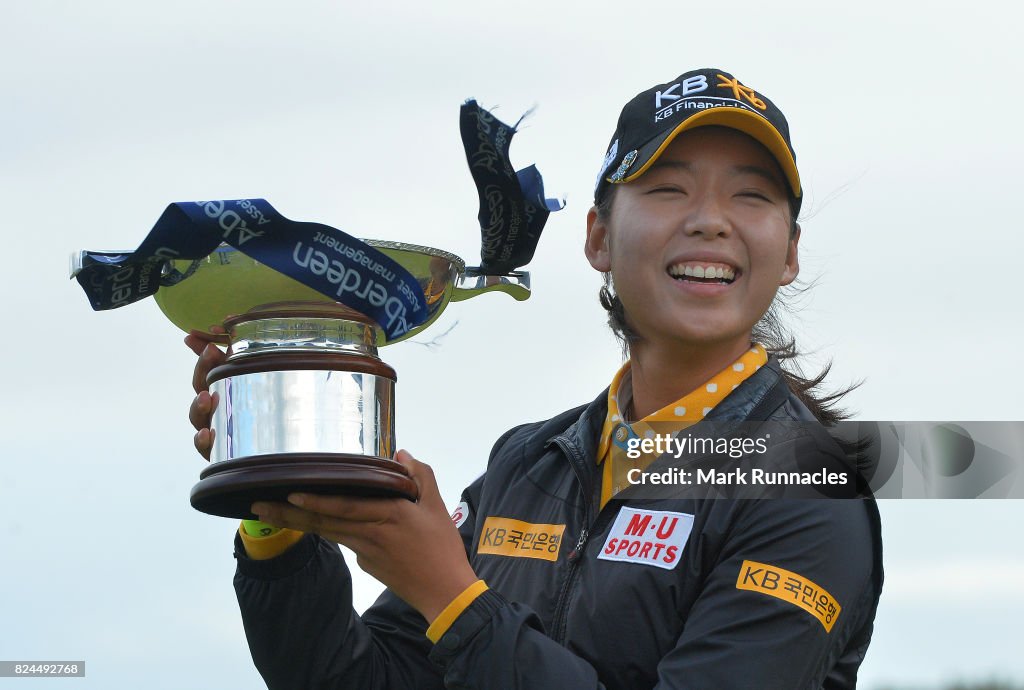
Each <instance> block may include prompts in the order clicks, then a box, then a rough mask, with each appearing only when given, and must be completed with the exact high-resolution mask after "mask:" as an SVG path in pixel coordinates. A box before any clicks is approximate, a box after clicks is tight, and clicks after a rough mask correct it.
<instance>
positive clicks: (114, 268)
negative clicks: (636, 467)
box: [71, 100, 563, 519]
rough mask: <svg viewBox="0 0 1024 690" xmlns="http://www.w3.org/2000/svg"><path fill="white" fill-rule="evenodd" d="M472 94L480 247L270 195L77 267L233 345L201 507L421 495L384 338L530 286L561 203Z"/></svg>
mask: <svg viewBox="0 0 1024 690" xmlns="http://www.w3.org/2000/svg"><path fill="white" fill-rule="evenodd" d="M518 124H519V123H518V122H517V123H516V125H515V126H511V127H510V126H508V125H506V124H504V123H502V122H500V121H499V120H497V119H496V118H494V116H493V115H491V114H490V113H489V112H487V111H486V110H484V109H482V108H480V107H479V106H478V105H477V103H476V102H475V101H472V100H471V101H467V102H466V103H465V104H463V106H462V109H461V112H460V129H461V133H462V139H463V144H464V146H465V149H466V157H467V160H468V162H469V166H470V171H471V173H472V176H473V180H474V182H475V183H476V186H477V191H478V195H479V198H480V212H479V215H478V218H479V221H480V229H481V237H482V243H481V263H480V265H479V266H476V267H467V266H466V264H465V262H464V261H463V260H462V259H461V258H459V257H458V256H456V255H454V254H452V253H450V252H446V251H443V250H441V249H435V248H432V247H428V246H419V245H413V244H406V243H401V242H391V241H387V240H360V239H357V238H355V237H352V236H350V235H348V234H346V233H344V232H342V231H340V230H337V229H335V228H332V227H330V226H327V225H322V224H319V223H308V222H296V221H292V220H289V219H287V218H285V217H284V216H282V215H281V214H280V213H278V212H277V211H276V210H275V209H274V208H273V207H272V206H271V205H270V204H269V203H268V202H267V201H265V200H263V199H236V200H214V201H197V202H181V203H174V204H171V205H170V206H168V207H167V209H166V210H165V211H164V213H163V214H162V215H161V216H160V218H159V219H158V220H157V222H156V224H155V225H154V227H153V229H152V230H151V231H150V233H149V235H148V236H147V237H146V238H145V240H143V242H142V244H141V245H140V246H139V248H138V249H136V250H135V251H134V252H129V251H125V252H118V251H82V252H79V253H77V254H75V255H73V256H72V269H71V274H72V277H74V278H76V279H77V280H78V283H79V284H80V285H81V286H82V288H83V289H84V290H85V293H86V295H87V296H88V297H89V301H90V304H91V305H92V307H93V309H95V310H105V309H113V308H117V307H121V306H124V305H126V304H130V303H132V302H136V301H139V300H141V299H143V298H145V297H148V296H153V297H154V299H155V300H156V302H157V304H158V305H159V306H160V309H161V310H162V311H163V313H164V314H165V315H166V316H167V318H168V319H170V321H171V322H172V323H174V324H175V325H176V326H178V327H179V328H181V329H182V330H184V331H185V332H187V333H190V334H192V335H193V336H196V337H197V338H200V339H205V340H211V341H214V342H219V343H221V344H223V345H227V347H228V350H227V358H226V360H225V361H223V362H221V363H220V364H219V365H218V366H215V367H214V368H213V369H212V370H211V371H210V372H209V374H208V376H207V381H206V383H207V385H208V386H209V390H210V393H211V396H213V399H215V400H216V401H217V404H216V406H215V409H214V410H213V415H212V420H211V425H210V429H211V432H212V437H213V443H212V447H211V449H210V464H209V466H207V467H206V469H204V471H203V472H202V473H201V474H200V481H199V483H197V484H196V485H195V486H194V487H193V489H192V493H191V503H192V506H193V507H194V508H196V509H197V510H200V511H203V512H205V513H209V514H212V515H220V516H224V517H234V518H243V519H245V518H254V517H255V516H254V515H253V514H252V513H251V512H250V510H249V506H250V505H251V504H252V503H254V502H256V501H284V500H285V498H286V497H287V495H288V494H290V493H293V492H308V493H321V494H331V495H339V494H340V495H346V494H348V495H361V496H380V497H396V496H403V497H406V498H409V499H412V500H415V499H416V498H417V496H416V485H415V483H414V482H413V481H412V479H411V478H410V477H409V475H408V472H407V471H406V470H405V468H404V467H403V466H402V465H401V464H400V463H398V462H397V461H395V460H394V454H395V448H396V445H395V382H396V380H397V376H396V374H395V370H394V369H393V368H391V367H390V366H389V365H388V364H387V363H386V362H385V361H384V360H382V359H381V357H380V355H379V350H380V348H381V347H383V346H386V345H391V344H393V343H397V342H400V341H402V340H405V339H407V338H409V337H411V336H413V335H415V334H417V333H420V332H421V331H423V330H424V329H426V328H428V327H429V326H430V325H431V324H432V323H433V322H434V321H436V320H437V318H438V317H439V316H440V315H441V313H442V312H443V311H444V310H445V308H446V307H447V306H448V304H449V303H450V302H458V301H461V300H464V299H469V298H471V297H476V296H477V295H480V294H483V293H485V292H504V293H506V294H508V295H511V296H512V297H513V298H514V299H516V300H520V301H521V300H525V299H527V298H528V297H529V296H530V277H529V273H527V272H525V271H520V270H517V269H519V268H520V267H521V266H524V265H525V264H527V263H528V262H529V261H530V259H532V257H533V254H534V251H535V249H536V246H537V241H538V240H539V238H540V233H541V230H542V229H543V227H544V224H545V222H546V221H547V217H548V215H549V213H550V212H552V211H557V210H560V209H561V208H562V206H563V204H562V203H561V202H560V201H558V200H555V199H548V198H545V195H544V187H543V180H542V179H541V176H540V173H539V172H538V171H537V169H536V167H534V166H529V167H527V168H524V169H522V170H519V171H518V172H517V171H515V170H514V169H513V167H512V164H511V162H510V161H509V156H508V147H509V143H510V141H511V138H512V135H513V134H514V133H515V131H516V127H518Z"/></svg>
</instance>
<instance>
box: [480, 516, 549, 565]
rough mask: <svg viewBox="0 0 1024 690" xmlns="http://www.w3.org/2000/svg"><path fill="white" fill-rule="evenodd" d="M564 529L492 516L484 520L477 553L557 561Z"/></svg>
mask: <svg viewBox="0 0 1024 690" xmlns="http://www.w3.org/2000/svg"><path fill="white" fill-rule="evenodd" d="M563 532H565V525H547V524H534V523H532V522H523V521H522V520H513V519H512V518H504V517H495V516H493V515H492V516H491V517H489V518H487V519H486V520H484V526H483V529H482V530H481V531H480V543H479V544H477V549H476V552H477V553H487V554H491V555H492V556H512V557H513V558H538V559H540V560H542V561H557V560H558V551H559V549H560V547H561V545H562V533H563Z"/></svg>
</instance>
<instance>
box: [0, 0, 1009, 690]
mask: <svg viewBox="0 0 1024 690" xmlns="http://www.w3.org/2000/svg"><path fill="white" fill-rule="evenodd" d="M789 5H790V6H789V7H788V8H786V9H785V10H784V11H783V10H782V9H781V8H782V5H780V4H779V3H753V2H745V1H744V2H737V3H730V4H728V5H720V6H717V7H711V6H707V5H703V6H701V5H697V4H686V3H678V2H648V3H643V4H642V5H634V6H633V9H630V8H629V7H628V6H627V5H626V4H624V3H615V4H609V3H603V2H556V3H542V2H537V1H534V0H529V1H527V2H520V3H512V4H506V9H505V10H504V11H500V10H498V9H493V10H486V9H482V8H481V5H480V3H470V2H457V3H456V2H441V3H412V2H406V1H404V0H402V1H400V2H392V3H386V4H385V5H384V6H382V7H379V8H375V9H366V8H360V9H355V7H356V5H355V3H343V2H339V1H335V2H327V1H325V0H309V1H306V2H297V3H281V2H269V1H267V0H248V1H246V2H218V1H214V2H198V1H195V0H189V1H185V2H174V3H160V4H154V3H139V2H127V1H125V0H94V1H93V2H89V3H78V2H71V1H67V2H59V1H56V0H34V1H33V2H22V3H13V2H10V3H4V5H3V9H2V10H0V88H2V100H0V137H2V139H0V141H2V143H0V208H2V210H3V213H2V216H0V224H2V228H3V235H2V237H3V241H4V250H5V256H6V257H7V258H6V260H5V261H4V265H3V273H2V277H0V281H2V284H0V288H2V290H3V295H4V305H5V324H6V325H5V328H6V330H7V336H6V337H5V338H3V343H2V344H0V353H2V361H3V362H4V365H3V366H4V379H3V380H4V384H5V386H4V387H5V392H6V394H5V395H4V396H2V402H0V406H2V407H0V417H2V418H3V419H4V433H3V446H2V450H3V453H2V461H0V506H2V510H3V514H2V515H3V520H2V523H0V524H2V527H0V537H2V539H3V543H4V545H5V548H4V558H3V561H2V568H0V618H2V620H3V625H0V659H31V658H35V659H62V658H64V659H85V660H86V661H87V664H88V677H87V678H86V679H85V680H79V681H63V682H64V683H67V684H69V685H70V684H75V687H89V688H135V687H139V686H140V685H144V686H146V687H152V688H182V687H218V688H225V689H228V688H250V687H254V686H257V685H258V683H259V678H258V676H257V674H256V673H255V671H254V670H253V669H252V667H251V662H250V660H249V657H248V651H247V649H246V646H245V642H244V638H243V636H242V630H241V625H240V622H239V618H238V614H237V610H236V606H235V602H234V595H233V592H232V588H231V576H232V573H233V569H234V563H233V560H232V558H231V556H230V546H231V544H230V541H231V534H232V531H233V529H234V524H233V523H232V522H231V521H229V520H224V519H221V518H213V517H209V516H206V515H203V514H200V513H197V512H195V511H193V510H192V509H191V508H190V507H189V505H188V500H187V497H188V491H189V489H190V487H191V486H192V484H193V483H194V482H195V481H196V480H197V477H198V473H199V471H200V470H201V469H202V466H203V463H202V461H201V460H200V459H199V458H198V456H196V455H195V454H194V452H193V450H192V445H191V429H190V427H189V425H188V422H187V420H186V409H187V406H188V403H189V400H190V399H191V395H192V393H191V389H190V385H189V381H190V372H191V368H192V364H193V357H192V356H191V354H190V353H189V352H188V351H187V350H186V348H185V347H184V346H183V345H182V344H181V337H180V336H181V334H179V333H177V332H176V331H175V329H174V328H173V327H172V326H171V325H170V324H169V323H168V322H167V321H166V320H165V319H164V318H163V317H162V315H161V314H160V312H159V310H158V309H157V307H156V305H155V304H154V303H152V301H149V302H145V303H140V304H137V305H133V306H131V307H129V308H125V309H122V310H118V311H114V312H105V313H93V312H92V311H91V310H90V309H89V307H88V304H87V302H86V299H85V297H84V296H83V295H82V294H81V291H80V290H79V288H78V286H77V284H75V283H72V282H69V281H68V280H67V268H66V263H67V256H68V254H69V253H70V252H71V251H72V250H76V249H82V248H94V249H103V248H130V247H134V246H136V245H137V244H138V243H139V241H141V239H142V238H143V236H144V235H145V233H146V231H147V230H148V229H149V227H150V226H151V225H152V223H153V221H154V220H155V219H156V218H157V216H159V214H160V212H161V211H162V210H163V208H164V206H165V205H166V204H167V203H169V202H171V201H183V200H193V199H211V198H238V197H245V196H260V197H264V198H267V199H268V200H270V202H271V203H273V204H274V205H275V206H276V207H277V208H278V210H280V211H281V212H282V213H284V214H285V215H287V216H289V217H291V218H294V219H298V220H315V221H320V222H324V223H328V224H331V225H334V226H336V227H339V228H341V229H343V230H346V231H348V232H350V233H352V234H355V235H359V236H363V237H376V238H387V239H394V240H405V241H410V242H415V243H419V244H426V245H433V246H438V247H442V248H445V249H449V250H452V251H455V252H457V253H460V254H461V255H463V256H465V257H467V258H469V259H470V260H471V261H472V260H473V259H474V254H475V247H476V246H477V242H478V239H477V229H476V221H475V217H476V197H475V191H474V189H473V185H472V182H471V180H470V177H469V174H468V171H467V169H466V165H465V161H464V157H463V152H462V148H461V143H460V140H459V136H458V126H457V113H458V107H459V105H460V103H461V102H462V101H463V100H464V99H465V98H467V97H471V96H472V97H476V98H477V99H479V100H480V101H481V102H482V103H483V104H484V105H486V106H499V109H498V111H497V113H498V114H499V116H502V117H504V118H505V119H506V120H510V121H514V120H515V119H516V118H517V117H518V116H519V114H520V113H522V112H523V111H524V110H526V109H528V108H530V107H532V106H534V105H537V106H538V107H537V110H536V113H535V114H534V116H533V117H532V118H531V119H530V120H529V121H528V123H527V126H526V127H525V128H524V129H523V130H522V131H521V133H520V134H519V135H518V136H517V138H516V140H515V141H514V143H513V149H512V153H513V161H514V162H515V163H516V164H517V165H519V166H522V165H526V164H528V163H530V162H536V163H537V164H538V165H539V167H540V169H541V170H542V171H543V173H544V175H545V179H546V182H547V185H548V189H549V190H550V191H552V192H561V193H564V194H565V196H567V198H568V207H567V209H566V210H565V211H563V212H561V213H559V214H557V215H555V216H553V217H552V218H551V220H550V222H549V223H548V226H547V229H546V231H545V236H544V238H543V240H542V242H541V245H540V248H539V251H538V256H537V259H536V260H535V261H534V263H533V264H532V265H531V267H530V268H531V270H532V272H533V279H534V287H535V297H534V298H533V299H531V300H530V301H529V302H526V303H515V302H513V301H512V300H508V299H506V298H504V297H503V296H501V295H491V296H485V297H483V298H480V299H479V300H476V301H474V302H469V303H462V304H458V305H455V306H453V307H452V309H451V310H450V312H449V314H448V315H446V316H445V317H444V319H443V323H441V324H440V328H439V331H440V330H443V328H444V327H445V326H446V325H447V326H450V325H452V324H454V323H456V322H458V326H457V328H455V329H454V330H453V331H452V332H451V333H450V334H449V335H448V336H447V337H446V338H445V340H444V342H443V346H442V347H439V348H434V349H428V348H425V347H422V346H418V345H416V344H404V345H400V346H396V347H394V348H389V349H388V350H386V351H385V352H384V357H385V359H387V360H388V361H389V362H390V363H391V364H392V365H394V366H395V367H396V369H397V370H398V371H399V373H400V383H399V394H400V398H399V400H400V402H399V405H400V406H399V423H398V434H399V442H400V444H401V445H403V446H406V447H407V448H409V449H410V450H411V451H412V452H413V453H414V454H416V455H417V456H419V457H420V458H421V459H423V460H425V461H427V462H429V463H431V464H432V465H433V466H434V467H435V469H436V471H437V473H438V475H439V476H440V479H441V483H442V489H443V491H444V493H445V496H446V497H447V498H448V500H449V501H450V502H452V503H454V502H455V501H456V500H457V496H458V493H459V491H460V489H461V487H462V486H464V485H465V484H467V483H468V482H469V481H470V480H471V479H472V478H473V477H474V476H475V475H476V474H477V473H478V472H479V471H480V470H481V469H482V466H483V461H484V459H485V457H486V453H487V451H488V449H489V447H490V444H491V443H492V442H493V440H494V439H495V438H496V437H497V436H498V434H499V433H500V432H501V431H503V430H504V429H505V428H507V427H509V426H511V425H513V424H515V423H518V422H520V421H526V420H531V419H540V418H543V417H546V416H549V415H551V414H553V413H555V412H558V411H560V410H562V409H565V408H567V407H569V406H572V405H576V404H579V403H581V402H584V401H588V400H590V399H591V398H593V397H594V396H595V395H596V394H597V392H598V391H599V390H600V389H601V388H602V387H603V386H604V385H605V384H606V383H607V381H608V379H609V378H610V376H611V374H612V373H613V371H614V370H615V368H616V366H617V364H618V361H619V358H618V351H617V348H616V345H615V343H614V341H613V339H612V338H611V336H610V335H609V334H608V332H607V329H606V328H605V327H604V325H603V315H602V311H601V310H600V307H599V306H598V304H597V300H596V292H597V288H598V286H599V278H598V276H597V274H595V273H594V272H593V271H592V270H591V269H590V268H589V266H588V265H587V264H586V262H585V260H584V258H583V254H582V251H581V242H582V237H583V227H584V224H583V221H584V215H585V212H586V210H587V207H588V200H589V198H590V194H591V185H592V183H593V179H594V175H595V173H596V169H597V166H598V163H599V162H600V160H601V158H602V156H603V154H604V148H605V146H606V144H607V141H608V138H609V135H610V134H611V130H612V129H613V127H614V122H615V118H616V116H617V114H618V109H619V107H620V106H621V104H622V103H623V102H624V101H625V100H626V99H628V98H630V97H631V96H632V95H633V94H634V93H636V92H637V91H640V90H642V89H644V88H646V87H648V86H650V85H652V84H654V83H657V82H664V81H667V80H670V79H672V78H674V77H675V76H676V75H677V74H679V73H680V72H682V71H684V70H686V69H690V68H693V67H700V66H717V67H721V68H723V69H727V70H729V71H731V72H733V73H734V74H735V75H737V76H738V77H739V78H740V79H742V80H743V81H744V82H745V83H747V84H749V85H751V86H754V87H755V88H757V89H759V90H762V91H764V92H765V93H767V94H768V95H769V97H770V98H772V99H773V100H774V101H775V102H776V103H778V104H780V105H781V107H782V108H783V109H784V110H785V112H786V113H787V115H788V116H789V120H790V124H791V127H792V131H793V139H794V143H795V146H796V149H797V156H798V162H799V164H800V168H801V172H802V175H803V179H804V182H805V186H806V190H807V199H806V202H805V204H804V209H805V212H804V215H805V218H804V234H803V242H802V246H803V261H802V263H803V270H804V274H803V275H804V277H806V278H808V279H811V278H816V279H817V285H816V287H815V288H814V289H813V291H812V292H811V293H809V295H808V296H807V297H806V298H805V300H804V302H803V307H804V308H803V310H802V311H801V313H800V314H799V321H798V322H797V323H796V324H795V327H796V328H797V329H798V331H799V332H800V334H801V337H802V343H803V345H804V347H805V348H807V349H812V350H815V351H816V352H817V353H818V358H817V359H815V360H813V361H817V362H820V361H822V360H823V359H824V358H832V359H833V360H834V362H835V368H834V375H833V379H832V380H833V381H834V382H835V383H836V384H843V383H848V382H850V381H853V380H856V379H860V378H864V379H865V383H864V385H863V386H862V387H861V388H860V389H859V390H857V391H856V392H855V393H853V394H852V395H851V396H850V399H849V400H850V404H851V406H852V407H854V408H855V409H856V410H858V412H859V415H860V416H861V417H862V418H864V419H897V420H899V419H918V420H924V419H940V420H941V419H950V420H956V419H965V420H984V419H991V420H1009V419H1021V418H1022V417H1024V414H1022V412H1024V404H1022V403H1021V402H1020V389H1021V385H1022V383H1024V381H1022V376H1021V373H1020V367H1019V366H1018V365H1017V364H1016V363H1015V360H1014V357H1015V353H1016V347H1017V345H1016V344H1017V343H1018V342H1020V340H1021V338H1022V336H1024V324H1022V321H1021V319H1020V318H1019V299H1020V287H1019V282H1018V280H1019V269H1018V266H1019V262H1020V256H1021V255H1022V254H1024V235H1022V233H1021V229H1022V228H1021V221H1020V212H1019V198H1020V193H1019V189H1018V187H1019V185H1018V180H1019V177H1020V173H1019V165H1020V163H1019V161H1020V160H1021V158H1022V157H1024V145H1022V140H1021V136H1020V134H1019V128H1018V127H1017V125H1016V124H1015V122H1014V119H1013V118H1015V117H1016V114H1017V113H1019V112H1020V111H1021V109H1022V106H1024V90H1022V89H1021V88H1020V85H1019V84H1018V83H1017V82H1018V81H1019V77H1020V74H1021V71H1022V70H1021V68H1022V66H1024V65H1022V58H1021V53H1020V49H1019V37H1018V36H1017V33H1016V26H1017V22H1016V21H1015V19H1016V18H1014V17H1009V16H1007V15H1006V12H1007V11H1008V10H1007V7H1008V5H1006V4H1005V3H999V4H997V3H994V2H990V1H989V0H981V1H980V2H974V3H971V5H970V7H969V9H968V8H963V9H955V10H954V9H948V7H952V6H951V5H950V6H947V5H946V4H944V3H938V4H931V5H929V6H928V9H927V14H922V13H921V11H922V10H921V9H920V8H922V7H923V6H921V5H912V4H910V3H906V4H901V3H893V2H873V1H869V2H859V3H852V4H846V5H844V6H842V7H838V6H835V4H834V3H818V2H800V3H790V4H789ZM882 509H883V519H884V520H885V538H886V542H885V548H886V567H887V572H888V584H887V588H886V591H885V593H884V598H883V601H882V605H881V609H880V612H879V615H878V619H877V622H876V633H875V640H874V643H873V645H872V648H871V650H870V652H869V654H868V657H867V660H866V661H865V663H864V665H863V667H862V679H863V686H864V687H867V688H875V687H879V686H880V685H882V684H884V683H889V682H901V683H914V684H919V685H922V684H926V683H937V682H942V681H946V680H953V679H957V678H977V677H987V676H991V675H1001V676H1002V677H1005V678H1013V679H1016V680H1017V681H1018V682H1024V657H1022V656H1021V655H1020V654H1018V653H1013V652H1011V650H1013V649H1019V648H1020V647H1021V643H1022V642H1024V639H1022V635H1021V633H1020V630H1019V627H1018V626H1016V625H1015V622H1016V621H1019V619H1020V616H1021V614H1022V613H1024V588H1021V587H1020V584H1019V583H1020V582H1021V579H1022V577H1024V553H1022V549H1021V548H1020V546H1019V544H1020V539H1019V534H1018V531H1019V530H1018V525H1019V524H1021V521H1022V518H1024V505H1022V504H1021V503H1020V502H1013V501H973V502H971V501H961V502H949V501H917V502H910V501H907V502H902V503H896V502H886V503H885V504H884V505H883V506H882ZM356 586H357V590H358V597H359V601H358V602H357V604H358V606H359V607H360V608H362V607H364V606H366V605H367V604H368V603H369V602H370V601H371V600H372V598H373V597H374V596H375V594H376V592H377V591H379V587H378V586H377V585H376V584H375V583H374V582H373V581H372V580H369V579H366V578H361V579H358V581H357V583H356ZM157 668H159V669H160V670H159V671H157V670H155V669H157ZM41 684H42V685H47V682H42V683H41ZM3 686H4V681H3V680H2V679H0V687H3ZM19 687H20V686H19ZM61 687H63V686H61Z"/></svg>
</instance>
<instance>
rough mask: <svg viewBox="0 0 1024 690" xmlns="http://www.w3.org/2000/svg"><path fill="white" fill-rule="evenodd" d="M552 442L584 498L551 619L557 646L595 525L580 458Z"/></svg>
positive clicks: (562, 641)
mask: <svg viewBox="0 0 1024 690" xmlns="http://www.w3.org/2000/svg"><path fill="white" fill-rule="evenodd" d="M554 441H555V444H556V445H557V446H558V447H559V448H561V449H562V452H563V453H565V455H566V457H567V458H569V464H570V465H571V466H572V471H573V473H574V474H575V475H576V481H577V482H579V485H580V491H581V492H582V494H583V498H584V520H583V524H584V527H583V528H582V529H581V530H580V535H579V538H578V539H577V540H576V546H574V547H573V550H572V551H570V552H569V556H568V562H569V572H568V573H566V576H565V581H564V582H563V584H562V589H561V591H560V592H559V593H558V600H557V601H556V603H555V616H554V618H553V619H552V631H551V632H552V633H553V638H554V640H555V641H556V642H558V643H559V644H565V624H566V616H567V614H568V611H569V595H570V593H571V592H572V585H573V583H574V581H575V579H576V573H577V571H578V569H579V564H580V562H581V560H582V559H581V556H582V555H583V550H584V549H585V548H586V546H587V540H588V539H590V534H591V533H592V531H593V528H594V527H596V526H597V525H592V523H593V518H592V517H591V513H592V507H591V506H592V499H593V497H592V496H591V494H592V493H593V491H591V487H590V486H589V484H588V482H587V481H586V480H585V479H584V477H583V471H582V469H581V467H580V465H581V464H582V462H583V459H582V458H580V456H579V454H578V453H577V452H576V449H575V448H573V447H571V446H570V445H569V444H568V443H566V442H565V440H564V439H562V438H560V437H559V438H555V439H554ZM602 512H603V511H602ZM598 519H600V516H598Z"/></svg>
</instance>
